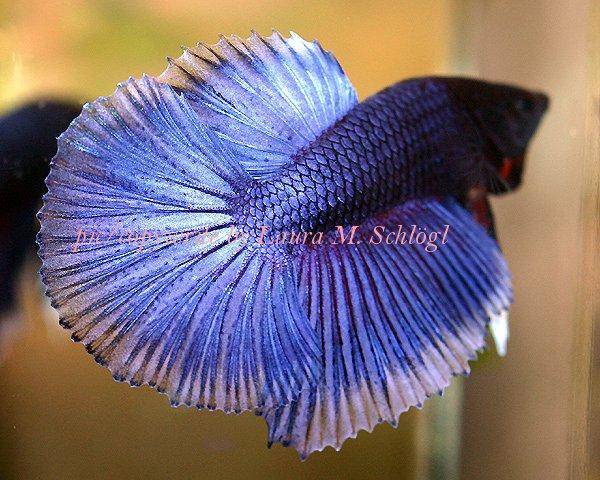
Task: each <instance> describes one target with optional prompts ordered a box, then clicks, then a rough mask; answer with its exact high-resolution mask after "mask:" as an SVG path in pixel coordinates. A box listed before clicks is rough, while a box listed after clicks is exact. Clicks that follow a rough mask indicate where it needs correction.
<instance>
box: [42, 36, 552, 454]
mask: <svg viewBox="0 0 600 480" xmlns="http://www.w3.org/2000/svg"><path fill="white" fill-rule="evenodd" d="M547 105H548V100H547V97H546V96H545V95H543V94H541V93H536V92H530V91H526V90H522V89H520V88H516V87H512V86H507V85H500V84H495V83H488V82H484V81H479V80H474V79H467V78H450V77H448V78H446V77H423V78H413V79H409V80H405V81H401V82H399V83H396V84H394V85H392V86H390V87H388V88H385V89H383V90H382V91H380V92H379V93H377V94H375V95H373V96H371V97H369V98H367V99H366V100H363V101H362V102H359V100H358V98H357V94H356V91H355V89H354V88H353V86H352V84H351V83H350V81H349V79H348V77H347V76H346V75H345V74H344V71H343V70H342V68H341V67H340V65H339V63H338V62H337V60H336V59H335V58H334V56H333V55H332V54H331V53H329V52H327V51H325V50H324V49H323V48H322V47H321V46H320V45H319V43H318V42H316V41H313V42H307V41H304V40H303V39H302V38H300V37H299V36H298V35H295V34H291V36H290V37H289V38H285V37H283V36H282V35H281V34H279V33H278V32H274V33H273V34H272V35H271V36H268V37H264V36H261V35H259V34H257V33H253V34H252V35H251V36H250V37H249V38H248V39H245V40H244V39H241V38H239V37H237V36H222V37H221V38H220V40H219V42H218V43H217V44H215V45H213V46H208V45H205V44H202V43H199V44H198V45H197V46H195V47H192V48H184V51H183V54H182V55H181V56H180V57H179V58H177V59H170V58H169V59H168V67H167V69H166V70H165V71H164V73H162V74H161V75H160V76H158V77H150V76H143V77H142V78H141V79H139V80H136V79H133V78H130V79H129V80H127V81H125V82H124V83H121V84H119V85H118V87H117V89H116V91H115V92H114V94H113V95H111V96H109V97H100V98H98V99H97V100H95V101H93V102H91V103H88V104H86V105H85V106H84V107H83V110H82V112H81V114H80V115H79V116H78V117H77V118H76V119H75V120H74V121H73V122H72V123H71V125H70V126H69V128H68V129H67V130H66V132H65V133H63V134H62V135H61V136H60V138H59V140H58V152H57V154H56V156H55V157H54V159H53V160H52V162H51V169H50V173H49V175H48V177H47V180H46V184H47V187H48V193H47V194H46V195H45V196H44V203H43V207H42V209H41V211H40V213H39V219H40V222H41V230H40V233H39V235H38V244H39V254H40V256H41V258H42V262H43V264H42V268H41V275H42V279H43V282H44V284H45V286H46V289H47V295H48V296H49V297H50V299H51V301H52V305H53V306H54V308H56V310H58V312H59V314H60V323H61V325H62V326H63V327H65V328H66V329H68V330H69V331H70V332H71V336H72V339H73V340H74V341H76V342H81V343H83V344H84V345H85V348H86V350H87V351H88V352H89V353H90V354H91V355H93V357H94V358H95V360H96V361H97V362H98V363H99V364H101V365H104V366H105V367H107V368H108V369H109V370H110V372H111V373H112V375H113V376H114V378H115V379H116V380H119V381H125V382H128V383H129V384H130V385H134V386H139V385H149V386H151V387H154V388H156V389H157V390H158V391H159V392H162V393H165V394H167V395H168V396H169V398H170V400H171V403H172V405H180V404H185V405H188V406H194V407H197V408H199V409H209V410H213V409H217V410H223V411H225V412H236V413H238V412H242V411H246V410H250V411H253V412H254V413H256V414H258V415H260V416H262V417H263V418H264V419H265V421H266V422H267V424H268V432H269V433H268V437H269V438H268V442H269V445H271V444H272V443H281V444H283V445H285V446H293V447H294V448H295V449H296V450H297V451H298V452H299V454H300V457H301V458H306V457H307V456H308V455H309V454H310V453H312V452H314V451H318V450H322V449H324V448H325V447H327V446H332V447H334V448H335V449H339V448H340V447H341V445H342V443H343V442H344V441H345V440H346V439H348V438H351V437H355V436H356V435H357V433H358V432H359V431H360V430H367V431H371V430H372V429H373V428H374V427H375V426H376V425H377V424H379V423H382V422H388V423H390V424H392V425H396V424H397V422H398V418H399V416H400V415H401V414H402V412H404V411H406V410H407V409H409V408H410V407H411V406H416V407H420V406H421V405H422V403H423V402H424V401H425V400H426V399H427V398H428V397H430V396H431V395H433V394H437V393H441V392H442V391H443V389H444V388H445V387H446V386H448V384H449V382H450V381H451V378H452V377H453V376H454V375H459V374H463V375H464V374H467V373H468V371H469V363H468V362H469V361H470V360H473V359H475V358H476V356H477V352H478V351H479V350H480V349H482V348H483V347H484V345H485V339H486V332H487V329H488V327H490V329H491V330H492V332H495V333H496V334H497V337H498V339H499V343H500V349H501V350H502V349H503V348H504V347H503V344H504V341H505V339H506V336H507V327H506V322H507V311H508V308H509V305H510V303H511V301H512V290H511V281H510V274H509V271H508V268H507V264H506V261H505V259H504V258H503V255H502V253H501V251H500V249H499V247H498V243H497V241H496V239H495V237H494V229H493V221H492V216H491V211H490V208H489V204H488V200H487V196H488V194H498V193H503V192H507V191H510V190H512V189H514V188H515V187H516V186H518V184H519V183H520V180H521V174H522V171H523V161H524V155H525V152H526V149H527V146H528V143H529V141H530V139H531V137H532V136H533V134H534V132H535V130H536V128H537V126H538V123H539V122H540V119H541V117H542V115H543V114H544V111H545V110H546V108H547Z"/></svg>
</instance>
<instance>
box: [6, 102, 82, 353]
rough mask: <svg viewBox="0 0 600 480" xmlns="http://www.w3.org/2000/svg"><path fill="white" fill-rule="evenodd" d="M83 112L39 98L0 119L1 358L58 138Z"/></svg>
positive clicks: (33, 243)
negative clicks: (45, 180)
mask: <svg viewBox="0 0 600 480" xmlns="http://www.w3.org/2000/svg"><path fill="white" fill-rule="evenodd" d="M80 111H81V106H80V105H79V106H78V105H76V104H74V103H71V102H68V101H64V100H52V99H40V100H38V101H35V102H30V103H27V104H25V105H22V106H20V107H18V108H15V109H14V110H11V111H9V112H8V113H6V114H4V115H2V116H1V117H0V206H1V208H0V361H1V360H2V357H3V354H4V353H5V349H4V348H3V346H4V344H5V343H10V342H9V341H8V340H13V339H12V338H9V336H10V335H9V330H13V327H15V326H16V325H15V324H16V321H15V320H16V317H18V313H17V312H16V308H15V303H16V290H17V278H18V275H19V272H20V270H21V268H22V267H23V264H24V262H25V259H26V258H27V256H28V255H32V256H34V255H35V235H36V233H37V229H38V222H37V220H36V218H35V214H36V213H37V211H38V210H39V208H40V204H41V201H42V195H43V194H44V192H45V191H46V186H45V185H44V179H45V178H46V176H47V175H48V172H49V170H50V159H51V158H52V157H53V156H54V155H55V154H56V137H58V136H59V135H60V133H61V132H63V131H64V130H65V129H66V128H67V127H68V126H69V123H70V122H71V120H73V119H74V118H75V117H76V116H77V115H78V114H79V112H80Z"/></svg>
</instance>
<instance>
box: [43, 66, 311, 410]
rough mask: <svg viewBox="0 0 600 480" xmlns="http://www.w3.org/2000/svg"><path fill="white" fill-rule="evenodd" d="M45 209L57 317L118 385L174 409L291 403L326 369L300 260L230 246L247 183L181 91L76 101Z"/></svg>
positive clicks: (129, 85) (130, 92)
mask: <svg viewBox="0 0 600 480" xmlns="http://www.w3.org/2000/svg"><path fill="white" fill-rule="evenodd" d="M58 144H59V151H58V154H57V156H56V157H55V158H54V160H53V162H52V165H51V173H50V175H49V177H48V179H47V182H46V183H47V186H48V193H47V194H46V195H45V197H44V206H43V208H42V210H41V212H40V214H39V218H40V221H41V230H40V233H39V236H38V243H39V245H40V256H41V258H42V261H43V266H42V270H41V273H42V278H43V281H44V283H45V285H46V287H47V293H48V295H49V296H50V298H51V299H52V305H53V306H54V307H55V308H56V309H57V310H58V312H59V314H60V317H61V324H62V325H63V326H64V327H65V328H67V329H69V330H70V331H71V332H72V338H73V339H74V340H75V341H78V342H82V343H83V344H84V345H85V346H86V349H87V350H88V351H89V352H90V353H91V354H92V355H93V356H94V357H95V359H96V361H98V362H99V363H101V364H104V365H106V366H107V367H108V368H109V369H110V371H111V372H112V374H113V375H114V377H115V378H116V379H117V380H123V381H127V382H129V383H130V384H132V385H141V384H148V385H151V386H155V387H156V388H157V389H158V390H159V391H162V392H165V393H167V394H168V395H169V397H170V398H171V401H172V403H173V404H179V403H185V404H188V405H195V406H197V407H206V408H211V409H212V408H216V409H222V410H225V411H242V410H247V409H257V408H264V407H268V406H275V405H281V404H285V403H289V402H290V401H291V400H292V399H294V398H295V397H296V396H297V394H298V392H299V391H300V390H301V389H302V388H307V387H308V386H310V385H312V384H314V383H315V382H316V378H317V376H318V374H319V371H320V364H319V362H320V358H319V348H318V345H317V343H316V336H315V333H314V332H313V330H312V328H311V326H310V324H309V323H308V319H307V317H306V315H305V314H304V313H303V312H302V310H301V308H300V305H299V300H298V297H297V288H296V283H295V282H296V280H295V279H296V274H295V271H294V268H295V267H294V265H293V264H292V263H291V262H290V261H289V259H288V257H287V255H286V254H285V253H284V252H281V251H279V250H277V249H276V247H266V246H258V245H250V244H246V243H245V242H244V241H243V239H241V238H238V239H236V240H234V241H229V240H230V239H229V233H230V226H231V225H233V224H235V222H234V210H235V207H234V205H233V202H234V199H235V198H236V196H237V195H238V194H239V192H241V191H242V189H244V188H245V187H246V185H247V181H248V180H249V179H250V177H249V176H248V175H247V173H246V172H245V171H244V170H243V168H242V167H241V165H240V164H239V163H238V162H237V161H236V160H235V157H234V155H233V154H232V152H231V151H230V150H229V149H228V147H227V145H226V144H224V142H222V141H221V140H220V139H219V138H218V137H217V136H216V135H215V134H214V133H213V132H211V130H210V129H208V128H207V127H205V126H203V125H202V123H201V122H200V121H199V119H198V117H197V114H196V113H195V112H194V110H193V109H192V108H190V106H189V105H188V103H187V101H186V100H185V98H184V97H183V96H182V95H180V94H178V93H176V92H175V90H174V89H173V88H172V87H171V86H169V85H165V84H161V83H159V82H157V81H156V80H153V79H151V78H149V77H144V78H143V79H141V80H139V81H135V80H132V79H131V80H129V81H127V82H126V83H125V84H123V85H120V86H119V87H118V89H117V90H116V92H115V94H114V95H113V96H111V97H108V98H100V99H98V100H96V101H95V102H93V103H92V104H88V105H86V106H85V107H84V111H83V113H82V114H81V115H80V116H79V117H78V118H77V119H76V120H75V121H74V122H73V123H72V124H71V126H70V127H69V129H68V130H67V131H66V132H65V133H64V134H63V135H62V136H61V137H60V139H59V142H58Z"/></svg>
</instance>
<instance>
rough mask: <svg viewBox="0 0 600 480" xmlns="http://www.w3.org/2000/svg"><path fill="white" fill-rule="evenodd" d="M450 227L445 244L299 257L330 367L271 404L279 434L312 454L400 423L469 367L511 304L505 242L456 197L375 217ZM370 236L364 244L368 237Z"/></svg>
mask: <svg viewBox="0 0 600 480" xmlns="http://www.w3.org/2000/svg"><path fill="white" fill-rule="evenodd" d="M399 224H402V225H403V226H404V228H405V229H406V228H408V229H410V226H411V225H413V224H414V225H417V226H418V227H424V228H426V229H427V231H428V232H432V231H440V232H441V231H443V230H444V228H445V225H449V228H448V234H447V239H446V243H445V244H444V245H440V244H439V243H440V239H439V238H438V245H439V248H438V249H437V251H435V252H432V253H428V252H426V251H425V250H424V245H415V244H413V245H408V244H405V245H400V244H399V245H396V244H391V245H387V244H385V243H382V244H378V245H375V244H369V243H366V242H363V243H361V244H360V245H349V244H343V245H342V244H340V245H322V246H317V247H314V248H312V249H310V250H309V251H308V252H307V253H306V254H305V255H304V257H303V258H302V259H301V262H300V272H301V280H300V288H301V293H300V298H301V300H302V302H303V303H304V305H305V308H306V310H307V312H308V316H309V318H310V320H311V322H312V323H313V324H314V326H315V329H316V331H317V332H318V335H319V336H320V339H321V348H322V352H323V353H322V355H323V365H324V370H325V371H324V375H323V377H322V380H321V382H320V383H319V386H318V388H316V389H314V390H311V391H304V392H302V393H301V396H300V397H299V399H298V400H297V401H295V402H293V403H292V404H291V405H288V406H284V407H281V408H278V409H273V410H269V411H267V412H265V414H264V416H265V418H266V421H267V423H268V426H269V442H270V443H273V442H280V443H282V444H284V445H292V446H293V447H294V448H296V449H297V450H298V452H299V454H300V456H301V457H302V458H305V457H306V456H308V455H309V454H310V453H311V452H314V451H317V450H322V449H323V448H325V447H327V446H332V447H334V448H336V449H339V448H340V447H341V445H342V443H343V442H344V441H345V440H346V439H348V438H351V437H355V436H356V435H357V433H358V432H359V431H360V430H368V431H370V430H372V429H373V428H374V427H375V426H376V425H377V424H378V423H380V422H384V421H386V422H389V423H391V424H393V425H395V424H396V422H397V421H398V417H399V415H400V414H401V413H402V412H404V411H405V410H407V409H408V408H410V407H411V406H420V405H421V404H422V403H423V401H424V400H425V399H426V398H427V397H429V396H431V395H432V394H435V393H441V392H442V390H443V389H444V388H445V387H446V386H447V385H448V384H449V382H450V380H451V377H452V376H453V375H457V374H465V373H466V372H468V371H469V365H468V361H469V360H472V359H474V358H475V357H476V352H477V351H478V350H479V349H481V348H482V347H483V346H484V342H485V333H486V324H487V323H488V322H489V320H490V317H495V316H497V315H501V314H502V312H504V311H505V310H506V309H507V308H508V306H509V303H510V301H511V287H510V279H509V273H508V270H507V266H506V264H505V261H504V259H503V258H502V256H501V253H500V251H499V250H498V247H497V245H496V243H495V242H494V241H493V240H492V239H491V238H489V237H488V235H487V234H486V233H485V231H484V230H483V229H482V228H481V227H480V226H479V225H477V224H476V223H475V222H474V221H473V219H472V218H471V216H470V214H469V213H467V212H466V211H465V210H464V209H463V208H462V207H460V206H459V205H458V204H457V202H456V201H454V200H447V201H444V202H443V203H442V202H438V201H436V200H424V201H415V202H413V203H407V204H404V205H402V206H400V207H396V208H394V209H393V210H391V211H390V212H388V213H387V214H386V215H384V216H381V217H379V218H375V219H373V220H369V221H368V222H367V223H366V224H364V225H363V226H362V228H361V230H362V231H363V232H370V231H372V229H373V228H374V227H375V226H376V225H381V226H385V227H386V230H387V232H390V231H395V230H397V228H398V225H399ZM368 238H369V237H368V236H367V237H366V239H365V240H368Z"/></svg>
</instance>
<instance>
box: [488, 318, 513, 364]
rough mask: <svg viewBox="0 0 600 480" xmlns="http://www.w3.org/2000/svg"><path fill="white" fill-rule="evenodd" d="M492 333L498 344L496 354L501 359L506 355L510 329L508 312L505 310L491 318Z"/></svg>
mask: <svg viewBox="0 0 600 480" xmlns="http://www.w3.org/2000/svg"><path fill="white" fill-rule="evenodd" d="M489 327H490V332H491V333H492V337H493V338H494V343H495V344H496V352H498V355H500V356H501V357H504V356H505V355H506V344H507V342H508V337H509V328H508V310H504V311H503V312H502V313H500V315H492V316H491V318H490V323H489Z"/></svg>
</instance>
